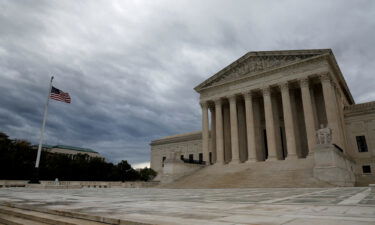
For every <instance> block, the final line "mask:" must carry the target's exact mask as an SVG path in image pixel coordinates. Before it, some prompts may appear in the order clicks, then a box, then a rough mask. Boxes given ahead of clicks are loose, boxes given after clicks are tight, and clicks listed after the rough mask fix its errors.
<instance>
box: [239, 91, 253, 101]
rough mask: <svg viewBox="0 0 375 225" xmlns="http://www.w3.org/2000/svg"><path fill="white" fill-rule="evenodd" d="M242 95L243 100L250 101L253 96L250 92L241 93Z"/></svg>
mask: <svg viewBox="0 0 375 225" xmlns="http://www.w3.org/2000/svg"><path fill="white" fill-rule="evenodd" d="M242 95H243V97H244V98H245V100H248V99H251V98H252V96H253V94H252V93H251V91H245V92H242Z"/></svg>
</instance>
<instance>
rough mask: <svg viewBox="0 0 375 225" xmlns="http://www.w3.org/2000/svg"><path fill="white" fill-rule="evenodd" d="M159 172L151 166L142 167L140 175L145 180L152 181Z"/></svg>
mask: <svg viewBox="0 0 375 225" xmlns="http://www.w3.org/2000/svg"><path fill="white" fill-rule="evenodd" d="M156 175H157V173H156V172H155V170H153V169H151V168H147V167H145V168H143V169H140V170H139V177H140V180H143V181H150V180H152V179H154V178H155V177H156Z"/></svg>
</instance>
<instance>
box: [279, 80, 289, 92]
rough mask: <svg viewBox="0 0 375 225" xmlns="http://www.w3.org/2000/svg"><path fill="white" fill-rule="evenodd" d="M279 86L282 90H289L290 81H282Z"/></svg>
mask: <svg viewBox="0 0 375 225" xmlns="http://www.w3.org/2000/svg"><path fill="white" fill-rule="evenodd" d="M279 87H280V90H281V91H286V90H289V83H288V81H285V82H282V83H280V84H279Z"/></svg>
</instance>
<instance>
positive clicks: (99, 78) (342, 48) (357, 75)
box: [0, 0, 375, 164]
mask: <svg viewBox="0 0 375 225" xmlns="http://www.w3.org/2000/svg"><path fill="white" fill-rule="evenodd" d="M374 40H375V1H372V0H369V1H364V0H358V1H343V0H337V1H329V0H322V1H317V0H314V1H311V0H309V1H301V0H294V1H267V0H261V1H254V0H252V1H227V0H222V1H209V0H204V1H202V0H197V1H195V0H187V1H181V0H178V1H176V0H170V1H156V0H152V1H151V0H149V1H141V0H134V1H123V0H118V1H109V0H102V1H100V0H96V1H74V0H72V1H67V0H64V1H52V0H45V1H37V0H35V1H26V0H25V1H22V0H17V1H15V0H9V1H7V0H0V131H3V132H6V133H7V134H8V135H9V136H10V137H11V138H18V139H26V140H29V141H30V142H32V143H37V140H38V136H39V132H40V126H41V120H42V114H43V107H44V103H45V99H46V94H47V91H48V90H47V89H48V83H49V78H50V75H51V74H54V76H55V80H54V86H56V87H57V88H60V89H61V90H63V91H65V92H69V93H70V95H71V97H72V103H71V104H65V103H62V102H56V101H51V102H50V107H49V115H48V120H47V127H46V138H45V143H47V144H52V145H55V144H65V145H73V146H78V147H88V148H92V149H94V150H96V151H98V152H100V153H101V154H102V155H104V156H105V157H106V158H107V159H108V161H112V162H117V161H119V160H122V159H126V160H128V161H130V163H132V164H138V163H143V162H148V161H149V158H150V147H149V143H150V141H151V140H153V139H157V138H160V137H163V136H166V135H172V134H176V133H182V132H190V131H196V130H199V129H200V127H201V118H200V115H201V112H200V107H199V104H198V95H197V93H195V91H194V90H193V88H194V87H195V86H196V85H198V84H199V83H201V82H203V81H204V80H205V79H207V78H209V77H210V76H211V75H213V74H214V73H215V72H217V71H219V70H220V69H222V68H223V67H225V66H227V65H228V64H229V63H231V62H233V61H234V60H236V59H237V58H239V57H241V56H242V55H243V54H245V53H246V52H248V51H262V50H285V49H311V48H332V50H333V52H334V54H335V56H336V59H337V61H338V63H339V66H340V67H341V70H342V72H343V74H344V76H345V78H346V81H347V83H348V85H349V88H350V89H351V92H352V94H353V96H354V99H355V101H356V102H366V101H372V100H375V88H374V87H375V79H374V78H375V63H374V62H375V45H374Z"/></svg>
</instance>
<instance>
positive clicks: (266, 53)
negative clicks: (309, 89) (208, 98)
mask: <svg viewBox="0 0 375 225" xmlns="http://www.w3.org/2000/svg"><path fill="white" fill-rule="evenodd" d="M319 52H321V53H323V54H324V53H332V50H331V49H330V48H327V49H302V50H278V51H254V52H248V53H246V54H245V55H243V56H241V57H240V58H238V59H236V60H235V61H233V62H232V63H231V64H229V65H228V66H226V67H224V68H223V69H221V70H220V71H219V72H217V73H215V74H214V75H212V76H210V77H209V78H208V79H206V80H205V81H203V82H202V83H200V84H199V85H197V86H196V87H195V88H194V90H195V91H196V92H198V93H199V91H200V90H201V88H202V86H204V85H205V84H207V83H208V82H210V81H212V80H214V79H216V78H217V77H218V76H220V75H221V74H222V73H224V72H226V71H227V70H229V69H230V68H232V67H233V66H235V65H237V64H240V63H242V62H243V61H244V60H246V59H247V58H249V57H250V56H272V55H290V54H291V53H293V54H297V55H298V54H304V55H306V54H312V55H314V54H317V53H319Z"/></svg>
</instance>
